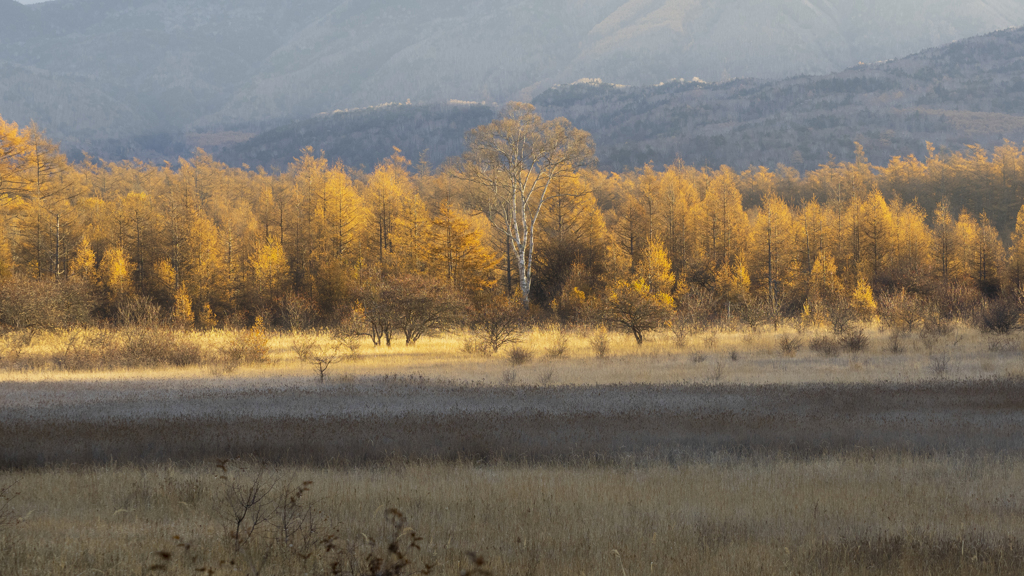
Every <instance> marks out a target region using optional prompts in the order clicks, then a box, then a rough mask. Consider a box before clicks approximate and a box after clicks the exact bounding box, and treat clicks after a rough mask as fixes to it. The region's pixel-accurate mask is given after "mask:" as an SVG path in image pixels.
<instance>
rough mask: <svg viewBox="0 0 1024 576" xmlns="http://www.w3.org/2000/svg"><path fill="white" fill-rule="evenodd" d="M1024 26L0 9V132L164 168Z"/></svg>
mask: <svg viewBox="0 0 1024 576" xmlns="http://www.w3.org/2000/svg"><path fill="white" fill-rule="evenodd" d="M1022 24H1024V0H967V1H963V0H857V1H850V2H835V1H833V0H737V1H735V2H713V1H712V0H587V1H586V2H584V1H582V0H513V1H510V2H502V3H494V2H484V1H482V0H429V1H412V0H400V1H395V2H371V1H369V0H346V1H342V2H338V1H334V0H293V1H291V2H288V3H278V2H270V1H269V0H232V1H228V0H205V1H202V2H201V1H199V0H54V1H52V2H45V3H42V4H37V5H32V6H22V5H19V4H17V3H15V2H14V1H13V0H0V35H2V39H0V115H3V117H4V118H7V119H9V120H14V121H18V122H20V123H26V122H28V121H30V120H35V121H37V122H38V123H39V125H40V126H41V127H42V128H43V129H45V130H47V131H48V133H49V134H50V135H51V136H53V137H56V138H58V139H61V140H62V141H63V142H64V143H65V144H67V145H68V146H70V147H71V148H81V147H85V148H87V149H89V150H90V151H93V152H96V153H103V154H106V155H107V156H110V157H117V156H131V155H140V156H144V157H145V156H147V155H148V156H150V157H152V156H161V155H164V156H166V155H173V154H174V153H175V152H176V151H177V150H179V149H180V148H181V147H182V146H183V143H185V142H188V140H185V139H183V138H182V134H183V133H185V132H189V131H199V132H209V131H218V130H223V129H231V130H244V131H250V132H251V131H258V130H261V129H264V128H268V127H272V126H275V125H277V124H279V123H280V122H281V121H282V120H287V119H296V118H302V117H309V116H312V115H314V114H318V113H322V112H330V111H332V110H336V109H345V108H352V107H365V106H373V105H377V104H381V103H383V102H405V101H407V100H411V101H413V102H418V103H429V102H443V101H447V100H449V99H452V98H455V99H461V100H473V101H488V102H504V101H508V100H512V99H525V100H529V99H531V98H532V97H534V96H535V95H537V94H539V93H540V92H542V91H543V90H545V89H546V88H548V87H550V86H552V85H554V84H556V83H566V82H572V81H574V80H576V79H578V78H581V77H590V78H598V77H599V78H603V79H604V80H605V81H608V82H615V83H622V84H632V85H649V84H654V83H657V82H661V81H664V80H667V79H670V78H692V77H694V76H699V77H701V78H704V79H705V80H709V81H720V80H723V79H728V78H737V77H770V78H779V77H784V76H789V75H793V74H821V73H829V72H834V71H837V70H840V69H843V68H845V67H848V66H850V65H854V64H856V63H857V62H859V61H864V62H871V61H877V60H882V59H886V58H892V57H897V56H900V55H904V54H908V53H911V52H914V51H917V50H920V49H922V48H926V47H929V46H937V45H940V44H942V43H944V42H950V41H953V40H957V39H960V38H964V37H967V36H971V35H974V34H979V33H985V32H988V31H992V30H997V29H1002V28H1007V27H1010V26H1019V25H1022Z"/></svg>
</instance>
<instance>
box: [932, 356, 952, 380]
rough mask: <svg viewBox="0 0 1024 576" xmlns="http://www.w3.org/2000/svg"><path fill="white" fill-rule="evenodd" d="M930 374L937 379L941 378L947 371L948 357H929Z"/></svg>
mask: <svg viewBox="0 0 1024 576" xmlns="http://www.w3.org/2000/svg"><path fill="white" fill-rule="evenodd" d="M931 366H932V373H934V374H935V376H936V377H937V378H943V377H945V375H946V372H947V371H948V370H949V355H948V354H935V355H933V356H931Z"/></svg>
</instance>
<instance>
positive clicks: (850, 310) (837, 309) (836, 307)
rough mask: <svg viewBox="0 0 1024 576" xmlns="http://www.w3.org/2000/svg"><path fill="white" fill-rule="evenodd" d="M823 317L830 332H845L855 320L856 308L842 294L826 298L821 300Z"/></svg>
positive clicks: (838, 333) (839, 333)
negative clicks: (830, 329)
mask: <svg viewBox="0 0 1024 576" xmlns="http://www.w3.org/2000/svg"><path fill="white" fill-rule="evenodd" d="M822 306H823V311H824V313H825V319H826V320H827V321H828V323H829V326H830V327H831V328H832V333H833V334H837V335H841V334H845V333H846V331H847V330H849V329H850V326H851V325H852V324H853V323H854V322H855V321H856V320H857V310H856V308H854V306H853V303H852V302H850V299H849V298H847V297H845V296H844V295H842V294H838V295H836V296H835V297H833V298H828V299H826V300H824V301H823V302H822Z"/></svg>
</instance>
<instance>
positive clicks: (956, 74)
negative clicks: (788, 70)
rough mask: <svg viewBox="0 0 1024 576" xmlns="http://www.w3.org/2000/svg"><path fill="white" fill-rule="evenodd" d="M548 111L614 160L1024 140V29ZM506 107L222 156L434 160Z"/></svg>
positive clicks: (357, 118) (341, 127) (257, 161)
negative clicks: (785, 75) (783, 75)
mask: <svg viewBox="0 0 1024 576" xmlns="http://www.w3.org/2000/svg"><path fill="white" fill-rule="evenodd" d="M533 103H534V105H536V106H537V108H538V110H539V111H540V112H541V113H542V115H544V116H545V117H548V118H551V117H556V116H565V117H567V118H569V120H571V121H572V122H573V124H574V125H576V126H577V127H579V128H582V129H584V130H587V131H589V132H590V133H591V134H592V135H593V136H594V140H595V142H596V144H597V154H598V157H599V158H600V160H601V164H602V166H603V167H604V168H608V169H615V170H621V169H626V168H630V167H635V166H641V165H643V164H644V163H646V162H653V163H654V164H655V165H661V164H668V163H671V162H673V161H675V160H676V159H677V158H680V159H682V160H684V161H686V162H687V163H689V164H692V165H698V166H700V165H709V166H713V167H717V166H719V165H721V164H728V165H730V166H734V167H737V168H740V169H742V168H745V167H747V166H749V165H765V166H769V167H774V166H775V165H776V164H777V163H783V164H786V165H788V166H792V167H795V168H798V169H801V170H803V169H813V168H815V167H817V166H818V165H819V164H823V163H826V162H828V161H829V160H830V159H836V160H847V161H849V160H853V158H854V150H855V148H854V147H855V144H854V143H855V142H860V143H861V144H862V145H863V146H864V148H865V149H866V151H867V153H868V156H869V159H870V160H872V161H873V162H875V163H882V164H884V163H886V162H887V161H888V159H889V158H890V157H892V156H895V155H907V154H915V155H917V156H918V157H922V158H923V157H924V155H925V154H927V150H926V142H932V143H934V144H935V145H936V146H937V147H938V148H939V151H940V152H941V151H942V150H943V149H946V150H960V149H962V148H963V147H964V145H968V144H981V145H982V146H985V147H987V148H991V147H993V146H996V145H998V144H1000V143H1002V142H1003V140H1004V139H1008V140H1011V141H1014V142H1018V143H1019V142H1022V141H1024V28H1018V29H1013V30H1005V31H1001V32H995V33H991V34H988V35H985V36H980V37H975V38H970V39H967V40H963V41H960V42H956V43H954V44H950V45H947V46H944V47H941V48H937V49H930V50H925V51H923V52H921V53H918V54H915V55H913V56H909V57H906V58H902V59H899V60H894V61H890V62H885V63H878V64H871V65H862V66H857V67H854V68H850V69H848V70H845V71H843V72H839V73H836V74H828V75H821V76H800V77H794V78H789V79H784V80H751V79H745V80H733V81H729V82H723V83H710V84H709V83H703V82H695V81H689V82H684V81H673V82H667V83H664V84H659V85H657V86H647V87H628V86H618V85H613V84H609V83H604V82H599V81H584V82H577V83H573V84H568V85H561V86H556V87H553V88H551V89H549V90H547V91H545V92H543V93H541V94H540V95H538V96H537V97H536V98H535V99H534V100H533ZM497 111H498V107H496V106H483V105H479V104H478V105H469V104H461V103H450V104H447V105H433V106H420V105H392V106H384V107H376V108H368V109H362V110H355V111H349V112H339V113H334V114H329V115H323V116H319V117H316V118H311V119H307V120H304V121H301V122H296V123H293V124H290V125H287V126H282V127H279V128H276V129H274V130H271V131H268V132H265V133H263V134H260V135H259V136H257V137H255V138H253V139H251V140H249V141H247V142H243V143H240V144H236V145H234V146H230V147H227V148H225V149H224V150H223V151H222V152H220V154H219V155H220V157H221V158H223V159H224V160H225V161H228V162H231V163H234V164H240V163H243V162H244V163H248V164H250V165H253V166H255V165H262V166H268V167H271V166H276V167H284V166H286V165H287V163H288V162H289V161H290V160H291V159H292V158H293V157H294V156H295V155H296V154H297V153H298V150H299V149H300V148H301V147H303V146H307V145H310V146H313V147H314V148H316V149H317V150H323V151H324V152H325V153H326V154H327V155H328V156H329V157H332V158H339V159H341V160H343V161H344V162H345V163H346V164H348V165H351V166H359V165H367V166H372V165H373V164H374V163H375V162H377V161H378V160H380V159H381V158H385V157H387V156H388V155H390V154H391V151H392V148H391V147H392V146H397V147H399V148H401V149H403V150H404V151H405V153H406V154H407V155H408V156H409V157H410V158H411V159H413V160H415V159H416V158H417V157H418V156H419V154H421V153H422V152H423V151H424V150H427V158H428V159H429V160H431V161H432V162H434V163H437V162H440V161H442V160H443V159H444V158H447V157H449V156H453V155H457V154H459V153H461V151H462V143H463V133H464V132H465V131H466V130H468V129H469V128H472V127H474V126H477V125H479V124H482V123H485V122H487V121H489V120H491V119H492V118H494V116H495V114H496V113H497Z"/></svg>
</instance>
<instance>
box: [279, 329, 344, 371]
mask: <svg viewBox="0 0 1024 576" xmlns="http://www.w3.org/2000/svg"><path fill="white" fill-rule="evenodd" d="M358 348H359V343H358V341H357V340H356V339H355V337H353V336H351V335H345V334H338V333H336V332H333V331H329V330H315V331H313V332H310V333H301V334H296V335H294V337H293V340H292V350H294V351H295V354H296V356H298V357H299V361H300V362H303V363H305V364H309V365H311V366H313V368H315V369H316V371H317V374H318V375H319V376H320V382H323V381H324V378H325V376H326V374H327V370H328V369H329V368H330V367H331V365H333V364H335V363H337V362H339V361H341V360H344V359H345V358H351V357H353V356H355V354H356V351H357V350H358Z"/></svg>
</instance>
